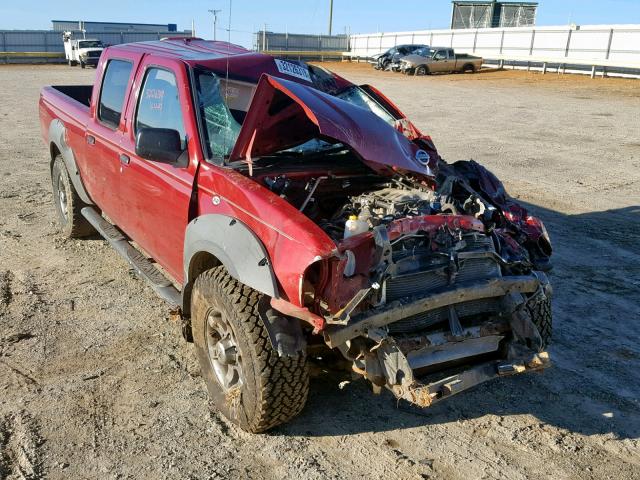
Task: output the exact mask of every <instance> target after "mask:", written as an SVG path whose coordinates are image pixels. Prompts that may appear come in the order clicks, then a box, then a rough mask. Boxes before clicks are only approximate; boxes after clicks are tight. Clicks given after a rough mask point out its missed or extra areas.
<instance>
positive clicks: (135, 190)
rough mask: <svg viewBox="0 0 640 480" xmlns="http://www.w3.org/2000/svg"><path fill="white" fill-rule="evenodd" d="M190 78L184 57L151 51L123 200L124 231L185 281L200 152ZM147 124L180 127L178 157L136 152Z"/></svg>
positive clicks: (131, 114)
mask: <svg viewBox="0 0 640 480" xmlns="http://www.w3.org/2000/svg"><path fill="white" fill-rule="evenodd" d="M188 85H189V79H188V75H187V70H186V68H185V66H184V64H183V63H181V62H179V61H174V60H170V59H161V58H154V57H153V56H150V55H148V56H145V57H144V59H143V62H142V64H141V66H140V68H139V70H138V75H137V78H136V81H135V85H134V91H135V92H136V95H135V96H132V98H131V99H130V102H129V105H128V107H127V134H126V138H125V141H124V142H123V143H122V149H121V158H123V159H124V160H123V161H122V169H121V181H120V185H121V189H120V191H121V202H123V203H124V204H125V207H126V212H127V214H126V217H125V218H124V219H123V220H121V226H122V227H123V229H124V231H125V232H127V234H128V235H129V236H130V237H131V238H132V239H133V240H134V241H135V242H136V243H137V244H138V245H139V246H140V247H141V248H142V249H143V250H144V251H146V252H147V253H148V254H149V255H150V256H151V257H153V259H154V260H156V262H158V263H159V264H160V265H161V266H162V267H163V268H164V269H165V270H166V271H167V272H168V273H169V274H170V275H171V276H173V278H174V279H176V280H177V281H178V282H182V277H183V268H182V260H183V258H182V256H183V250H184V234H185V229H186V227H187V223H188V222H189V205H190V202H191V195H192V191H193V182H194V175H195V171H196V167H197V163H198V159H199V155H200V153H199V152H200V149H199V148H198V147H197V141H196V140H197V138H198V137H197V134H196V133H195V132H196V126H195V119H194V118H193V117H192V115H193V109H192V108H191V99H190V95H189V89H188V87H187V86H188ZM141 128H166V129H172V130H176V131H178V133H179V135H180V138H181V144H182V145H181V147H182V148H183V149H184V151H183V154H182V155H181V157H180V159H178V160H177V161H176V162H175V163H173V164H170V163H162V162H158V161H152V160H146V159H144V158H141V157H140V156H138V155H137V154H136V133H137V132H138V131H139V130H140V129H141Z"/></svg>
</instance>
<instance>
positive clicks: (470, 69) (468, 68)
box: [462, 63, 476, 73]
mask: <svg viewBox="0 0 640 480" xmlns="http://www.w3.org/2000/svg"><path fill="white" fill-rule="evenodd" d="M462 73H476V67H475V66H474V65H472V64H471V63H469V64H467V65H465V66H464V67H462Z"/></svg>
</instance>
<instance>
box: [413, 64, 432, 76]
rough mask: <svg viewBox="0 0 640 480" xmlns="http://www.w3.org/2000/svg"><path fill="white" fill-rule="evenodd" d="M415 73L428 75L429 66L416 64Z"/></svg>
mask: <svg viewBox="0 0 640 480" xmlns="http://www.w3.org/2000/svg"><path fill="white" fill-rule="evenodd" d="M415 75H416V76H419V77H421V76H423V75H429V67H427V66H426V65H418V66H417V67H416V71H415Z"/></svg>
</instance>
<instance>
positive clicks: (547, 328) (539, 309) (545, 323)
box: [527, 298, 553, 348]
mask: <svg viewBox="0 0 640 480" xmlns="http://www.w3.org/2000/svg"><path fill="white" fill-rule="evenodd" d="M527 308H528V310H529V314H530V315H531V320H532V321H533V324H534V325H535V326H536V327H537V328H538V332H539V333H540V337H541V338H542V348H547V346H548V345H549V343H551V337H552V334H553V315H552V313H551V300H550V299H549V298H545V299H544V300H542V301H540V302H537V303H535V304H533V305H529V306H528V307H527Z"/></svg>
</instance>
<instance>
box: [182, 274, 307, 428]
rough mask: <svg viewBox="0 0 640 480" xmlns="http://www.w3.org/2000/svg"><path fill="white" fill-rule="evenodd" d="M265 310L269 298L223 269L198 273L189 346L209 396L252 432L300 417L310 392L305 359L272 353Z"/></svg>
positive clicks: (218, 406)
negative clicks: (192, 345)
mask: <svg viewBox="0 0 640 480" xmlns="http://www.w3.org/2000/svg"><path fill="white" fill-rule="evenodd" d="M267 308H268V298H267V297H265V296H264V295H262V294H261V293H259V292H256V291H255V290H253V289H251V288H249V287H247V286H246V285H243V284H241V283H240V282H238V281H237V280H235V279H234V278H232V277H231V276H230V275H229V273H228V272H227V270H226V269H225V268H224V267H223V266H219V267H216V268H213V269H211V270H207V271H206V272H204V273H202V274H201V275H200V276H199V277H198V278H197V279H196V281H195V284H194V286H193V293H192V297H191V325H192V327H191V328H192V334H193V342H194V345H195V348H196V353H197V356H198V361H199V363H200V369H201V372H202V377H203V378H204V380H205V383H206V385H207V390H208V392H209V397H210V398H211V400H212V401H213V403H214V404H215V406H216V408H217V409H218V410H219V411H220V412H221V413H222V414H223V415H224V416H225V417H227V418H228V419H229V420H230V421H231V422H233V423H235V424H236V425H238V426H240V427H241V428H242V429H243V430H247V431H249V432H253V433H257V432H264V431H265V430H268V429H270V428H272V427H275V426H276V425H280V424H282V423H285V422H287V421H289V420H290V419H291V418H293V417H295V416H296V415H298V414H299V413H300V411H301V410H302V408H303V407H304V405H305V403H306V401H307V393H308V391H309V373H308V368H307V362H306V356H303V355H300V356H297V357H280V356H279V355H278V353H277V352H276V351H275V350H274V349H273V347H272V345H271V342H270V340H269V336H268V333H267V330H266V328H265V326H264V323H263V321H262V316H263V315H264V312H265V310H266V309H267Z"/></svg>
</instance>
